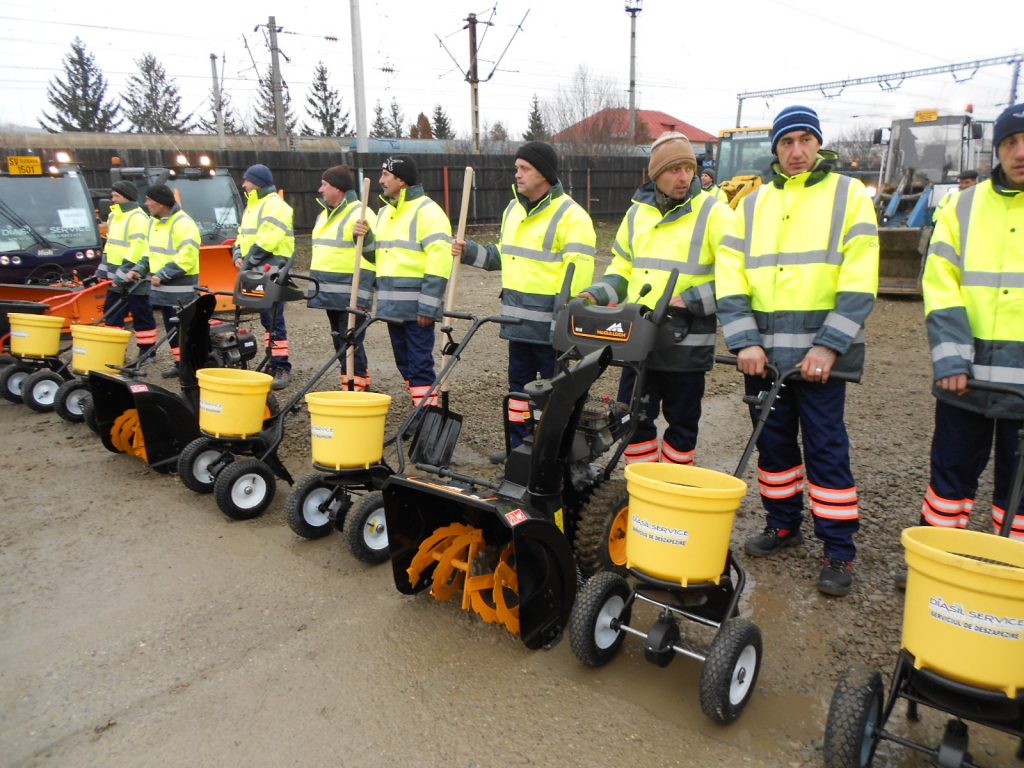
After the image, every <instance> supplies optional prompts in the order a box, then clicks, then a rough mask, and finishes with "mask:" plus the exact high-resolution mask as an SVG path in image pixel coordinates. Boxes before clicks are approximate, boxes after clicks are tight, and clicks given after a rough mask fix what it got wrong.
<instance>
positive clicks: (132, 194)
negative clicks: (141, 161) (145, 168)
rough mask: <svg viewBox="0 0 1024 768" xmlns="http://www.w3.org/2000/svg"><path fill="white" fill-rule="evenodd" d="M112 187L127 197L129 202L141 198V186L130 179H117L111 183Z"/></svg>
mask: <svg viewBox="0 0 1024 768" xmlns="http://www.w3.org/2000/svg"><path fill="white" fill-rule="evenodd" d="M110 189H111V190H113V191H114V192H117V193H118V194H119V195H121V196H122V197H125V198H127V199H128V202H131V203H135V202H138V200H139V188H138V187H136V186H135V185H134V184H132V183H131V182H130V181H123V180H122V181H115V182H114V183H113V184H111V185H110Z"/></svg>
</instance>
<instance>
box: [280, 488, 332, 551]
mask: <svg viewBox="0 0 1024 768" xmlns="http://www.w3.org/2000/svg"><path fill="white" fill-rule="evenodd" d="M333 490H334V486H333V485H331V484H330V483H326V482H324V479H323V475H319V474H313V475H307V476H306V477H304V478H302V479H301V480H299V482H298V483H297V484H296V485H295V487H294V488H293V489H292V492H291V493H290V494H288V502H287V504H285V514H286V515H287V517H288V527H289V528H291V529H292V530H293V531H294V532H295V534H296V535H298V536H301V537H302V538H304V539H322V538H323V537H324V536H326V535H327V534H329V533H330V532H331V530H333V528H334V522H333V521H332V520H331V513H332V512H333V513H334V516H335V517H336V518H337V517H339V512H341V506H342V503H343V501H342V499H335V500H334V501H333V502H331V504H330V505H328V506H327V507H324V508H323V509H321V507H323V505H324V503H325V502H326V501H327V500H328V499H329V498H330V497H331V491H333ZM341 514H344V512H341Z"/></svg>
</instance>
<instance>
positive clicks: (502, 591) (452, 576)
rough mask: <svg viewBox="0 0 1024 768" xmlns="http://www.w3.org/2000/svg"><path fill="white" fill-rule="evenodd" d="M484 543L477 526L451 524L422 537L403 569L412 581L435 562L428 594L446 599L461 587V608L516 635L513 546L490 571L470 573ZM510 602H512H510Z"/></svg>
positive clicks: (517, 630) (500, 556) (504, 551)
mask: <svg viewBox="0 0 1024 768" xmlns="http://www.w3.org/2000/svg"><path fill="white" fill-rule="evenodd" d="M485 546H486V542H484V534H483V531H481V530H480V529H479V528H473V527H472V526H469V525H464V524H462V523H452V524H451V525H446V526H443V527H441V528H438V529H437V530H435V531H434V532H433V533H432V534H431V535H430V536H428V537H427V538H426V539H424V540H423V542H422V543H421V544H420V546H419V548H418V549H417V550H416V554H415V556H414V557H413V559H412V562H411V563H410V564H409V567H408V568H407V569H406V573H407V574H408V575H409V580H410V582H411V583H413V584H415V583H418V582H419V580H420V577H421V576H422V575H423V573H424V572H425V571H426V570H427V569H428V568H430V567H431V566H432V565H434V564H435V563H436V566H437V567H436V568H435V570H434V574H433V579H432V585H431V587H430V594H432V595H433V596H434V598H435V599H436V600H448V599H449V598H451V597H452V596H453V595H454V594H455V593H456V592H458V591H459V590H460V589H461V590H462V609H463V610H472V611H475V612H476V613H478V614H480V616H482V617H483V619H484V621H487V622H489V623H491V624H503V625H504V626H505V627H506V628H507V629H508V630H509V631H510V632H514V633H515V634H519V579H518V577H517V575H516V571H515V567H514V558H515V555H514V547H513V545H512V543H511V542H509V543H508V544H507V545H506V546H505V548H504V549H503V550H502V552H501V554H500V555H499V557H498V562H497V565H496V566H495V568H494V570H493V571H491V572H490V573H484V574H478V575H473V573H472V572H473V569H474V566H476V567H477V568H479V567H480V565H481V563H482V560H481V558H479V557H478V555H479V553H480V550H481V549H483V548H484V547H485ZM510 603H511V604H510Z"/></svg>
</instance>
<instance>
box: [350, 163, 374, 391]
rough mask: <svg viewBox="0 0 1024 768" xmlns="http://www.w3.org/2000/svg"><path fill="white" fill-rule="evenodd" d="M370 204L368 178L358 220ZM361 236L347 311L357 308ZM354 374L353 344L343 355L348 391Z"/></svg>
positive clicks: (353, 324) (352, 317) (353, 320)
mask: <svg viewBox="0 0 1024 768" xmlns="http://www.w3.org/2000/svg"><path fill="white" fill-rule="evenodd" d="M369 203H370V180H369V178H364V179H363V196H362V197H361V198H360V199H359V204H360V206H361V207H360V209H359V220H360V221H362V220H363V219H365V218H366V206H367V205H369ZM364 239H365V238H364V236H363V235H358V236H357V237H356V263H355V266H353V268H352V296H351V297H350V298H349V300H348V307H349V309H357V308H358V306H359V303H358V302H359V273H360V272H361V271H362V265H363V240H364ZM355 327H356V316H355V314H354V313H352V312H349V313H348V330H349V331H351V330H352V329H353V328H355ZM355 374H356V345H355V343H354V342H353V343H352V344H350V345H349V347H348V350H346V353H345V375H346V376H347V377H348V386H349V389H354V388H355Z"/></svg>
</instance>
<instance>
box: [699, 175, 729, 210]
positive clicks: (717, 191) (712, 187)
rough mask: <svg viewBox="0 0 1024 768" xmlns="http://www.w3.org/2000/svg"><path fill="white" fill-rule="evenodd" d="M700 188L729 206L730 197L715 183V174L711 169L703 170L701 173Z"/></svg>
mask: <svg viewBox="0 0 1024 768" xmlns="http://www.w3.org/2000/svg"><path fill="white" fill-rule="evenodd" d="M700 188H701V189H703V190H704V191H705V192H707V193H708V194H709V195H711V196H712V197H713V198H715V199H716V200H721V201H722V202H723V203H726V204H728V202H729V196H728V195H727V194H725V190H724V189H722V188H721V187H720V186H718V185H717V184H716V183H715V172H714V171H713V170H711V169H710V168H702V169H701V171H700Z"/></svg>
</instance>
